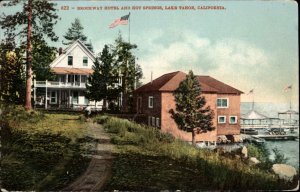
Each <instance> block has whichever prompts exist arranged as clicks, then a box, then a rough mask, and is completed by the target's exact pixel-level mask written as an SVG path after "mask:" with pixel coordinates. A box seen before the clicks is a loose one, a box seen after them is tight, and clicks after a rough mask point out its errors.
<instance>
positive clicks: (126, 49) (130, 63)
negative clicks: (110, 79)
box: [114, 35, 143, 112]
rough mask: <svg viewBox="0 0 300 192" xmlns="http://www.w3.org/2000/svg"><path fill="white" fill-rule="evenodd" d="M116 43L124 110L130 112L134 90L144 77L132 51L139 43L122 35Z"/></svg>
mask: <svg viewBox="0 0 300 192" xmlns="http://www.w3.org/2000/svg"><path fill="white" fill-rule="evenodd" d="M115 44H116V45H115V48H114V56H115V57H116V63H115V65H116V67H117V68H118V69H119V71H118V73H119V76H120V78H121V79H122V84H121V92H122V111H123V112H130V111H131V110H132V109H133V108H132V106H133V90H134V89H135V88H136V86H137V84H138V83H139V81H140V79H141V78H142V77H143V72H142V69H141V67H140V66H139V65H138V64H137V63H136V57H135V56H134V55H133V53H132V51H133V50H134V49H136V48H137V45H135V44H131V43H128V42H125V41H124V40H123V39H122V36H121V35H119V37H118V38H117V39H116V41H115Z"/></svg>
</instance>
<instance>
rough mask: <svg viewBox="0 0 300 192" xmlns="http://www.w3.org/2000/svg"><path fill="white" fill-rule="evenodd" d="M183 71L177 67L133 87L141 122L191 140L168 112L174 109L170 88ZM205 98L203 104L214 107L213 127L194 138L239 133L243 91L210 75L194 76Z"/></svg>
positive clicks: (210, 139) (213, 138) (206, 139)
mask: <svg viewBox="0 0 300 192" xmlns="http://www.w3.org/2000/svg"><path fill="white" fill-rule="evenodd" d="M185 77H186V74H185V73H183V72H180V71H177V72H173V73H168V74H165V75H162V76H161V77H159V78H157V79H155V80H153V81H152V82H149V83H147V84H146V85H143V86H141V87H140V88H138V89H137V90H135V103H136V110H137V113H139V114H143V115H144V120H143V121H144V123H145V124H148V125H150V126H154V127H158V128H160V129H161V130H162V131H164V132H168V133H171V134H172V135H174V136H175V137H177V138H181V139H182V140H185V141H191V139H192V136H191V133H188V132H185V131H182V130H180V129H178V127H177V125H176V123H175V121H174V120H173V119H172V117H171V114H170V113H169V111H170V109H174V110H175V108H176V107H175V100H174V96H173V92H174V91H175V90H176V89H177V87H178V86H179V83H180V82H181V81H182V80H184V79H185ZM197 79H198V81H199V83H200V85H201V88H202V94H203V96H204V97H205V99H206V105H209V106H210V108H211V109H212V110H213V111H214V119H213V125H214V126H215V127H216V129H215V130H214V131H211V132H207V133H202V134H198V135H197V136H196V141H197V142H199V141H202V142H216V141H217V139H218V137H220V136H227V137H228V136H229V137H230V136H231V137H232V136H235V135H239V134H240V95H241V94H242V93H243V92H241V91H239V90H237V89H235V88H233V87H231V86H229V85H227V84H225V83H223V82H220V81H218V80H216V79H214V78H212V77H210V76H197Z"/></svg>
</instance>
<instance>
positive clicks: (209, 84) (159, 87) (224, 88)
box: [135, 71, 243, 94]
mask: <svg viewBox="0 0 300 192" xmlns="http://www.w3.org/2000/svg"><path fill="white" fill-rule="evenodd" d="M185 77H186V74H185V73H183V72H181V71H176V72H172V73H167V74H165V75H162V76H160V77H158V78H157V79H155V80H153V81H152V82H149V83H147V84H146V85H143V86H141V87H139V88H138V89H136V90H135V91H136V92H151V91H174V90H175V89H177V87H178V86H179V83H180V82H181V81H182V80H184V79H185ZM197 78H198V81H199V83H200V85H201V88H202V92H204V93H219V94H222V93H223V94H241V93H243V92H242V91H239V90H237V89H235V88H233V87H231V86H229V85H227V84H225V83H223V82H221V81H218V80H216V79H214V78H212V77H210V76H197Z"/></svg>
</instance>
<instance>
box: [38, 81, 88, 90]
mask: <svg viewBox="0 0 300 192" xmlns="http://www.w3.org/2000/svg"><path fill="white" fill-rule="evenodd" d="M35 87H52V88H60V87H61V88H85V83H82V82H60V81H35Z"/></svg>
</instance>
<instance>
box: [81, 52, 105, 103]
mask: <svg viewBox="0 0 300 192" xmlns="http://www.w3.org/2000/svg"><path fill="white" fill-rule="evenodd" d="M93 70H94V71H93V73H92V75H90V76H89V78H88V81H87V83H86V92H85V96H86V97H87V98H88V99H89V100H93V101H95V107H96V103H97V102H98V101H101V100H102V99H103V93H102V91H103V89H105V87H104V84H102V82H101V81H102V80H103V79H102V76H101V74H100V62H99V57H97V58H96V60H95V62H94V65H93Z"/></svg>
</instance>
